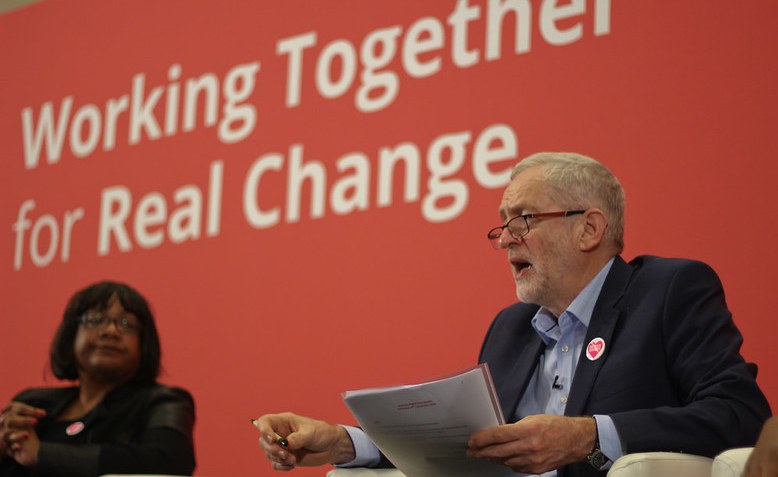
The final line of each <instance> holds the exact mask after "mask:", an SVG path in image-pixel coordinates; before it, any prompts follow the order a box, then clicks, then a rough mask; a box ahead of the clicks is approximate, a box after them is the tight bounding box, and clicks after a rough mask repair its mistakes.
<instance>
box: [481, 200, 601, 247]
mask: <svg viewBox="0 0 778 477" xmlns="http://www.w3.org/2000/svg"><path fill="white" fill-rule="evenodd" d="M584 212H586V210H564V211H561V212H542V213H539V214H524V215H517V216H516V217H513V218H512V219H510V220H509V221H507V222H505V225H500V226H499V227H495V228H493V229H492V230H490V231H489V233H488V234H486V236H487V237H488V238H489V243H491V244H492V247H494V248H495V249H497V250H499V249H500V248H502V247H500V237H502V231H503V230H504V229H508V233H510V234H511V237H513V238H514V239H516V240H520V239H521V238H522V237H524V236H525V235H527V234H528V233H529V219H549V218H553V217H570V216H571V215H578V214H583V213H584Z"/></svg>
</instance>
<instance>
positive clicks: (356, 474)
mask: <svg viewBox="0 0 778 477" xmlns="http://www.w3.org/2000/svg"><path fill="white" fill-rule="evenodd" d="M327 477H405V474H403V473H402V472H400V471H399V470H397V469H368V468H365V467H352V468H337V469H332V470H330V471H329V472H327Z"/></svg>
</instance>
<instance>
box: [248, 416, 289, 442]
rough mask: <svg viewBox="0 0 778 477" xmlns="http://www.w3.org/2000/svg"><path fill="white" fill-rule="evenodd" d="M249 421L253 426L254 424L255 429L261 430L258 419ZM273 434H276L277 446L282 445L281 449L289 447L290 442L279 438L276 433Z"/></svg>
mask: <svg viewBox="0 0 778 477" xmlns="http://www.w3.org/2000/svg"><path fill="white" fill-rule="evenodd" d="M249 421H251V424H253V425H254V427H256V428H257V429H259V423H258V422H257V420H256V419H251V418H249ZM273 434H275V436H276V444H278V445H280V446H281V447H287V446H288V445H289V442H288V441H287V440H286V439H284V438H283V437H281V436H279V435H278V434H276V433H275V432H274V433H273Z"/></svg>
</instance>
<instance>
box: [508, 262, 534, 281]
mask: <svg viewBox="0 0 778 477" xmlns="http://www.w3.org/2000/svg"><path fill="white" fill-rule="evenodd" d="M511 266H513V274H514V276H515V277H516V278H520V277H521V276H522V275H524V274H525V273H526V272H527V270H528V269H530V268H532V264H531V263H529V262H527V261H525V260H521V259H515V260H511Z"/></svg>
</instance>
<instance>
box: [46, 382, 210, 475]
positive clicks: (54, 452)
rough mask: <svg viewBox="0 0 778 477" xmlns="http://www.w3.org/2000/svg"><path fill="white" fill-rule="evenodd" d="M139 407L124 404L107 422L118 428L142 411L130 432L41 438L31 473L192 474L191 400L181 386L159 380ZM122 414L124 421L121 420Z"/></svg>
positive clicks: (192, 419) (193, 466)
mask: <svg viewBox="0 0 778 477" xmlns="http://www.w3.org/2000/svg"><path fill="white" fill-rule="evenodd" d="M141 407H142V409H140V410H138V411H139V412H136V410H135V409H129V410H127V413H126V414H125V415H124V416H119V419H120V421H118V422H115V423H113V424H112V423H108V424H107V426H108V427H112V428H113V432H115V433H117V434H121V433H122V428H126V426H125V424H126V423H127V422H126V421H127V420H134V419H135V418H137V417H138V416H143V418H142V420H143V424H142V426H141V427H140V429H139V430H138V431H133V432H132V434H133V435H132V437H131V438H127V439H125V438H118V439H108V440H106V441H104V442H103V443H94V444H84V445H72V444H63V443H52V442H48V443H47V442H41V447H40V451H39V454H38V464H37V465H36V467H35V469H34V471H33V473H32V475H33V476H40V477H47V476H52V477H53V476H62V475H67V476H68V477H96V476H99V475H103V474H113V473H116V474H144V473H148V474H152V473H153V474H177V475H192V472H193V471H194V468H195V454H194V445H193V440H192V434H193V427H194V420H195V414H194V400H193V399H192V396H191V395H190V394H189V393H188V392H187V391H185V390H183V389H180V388H168V387H165V386H158V387H156V388H154V389H153V390H151V392H150V393H149V395H148V396H146V398H145V399H144V402H143V404H142V406H141ZM121 419H124V422H122V421H121Z"/></svg>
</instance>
